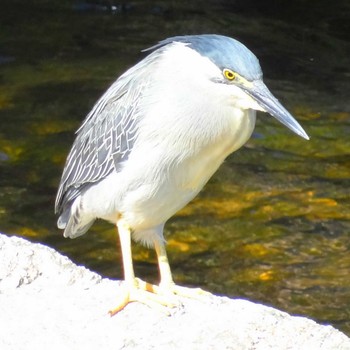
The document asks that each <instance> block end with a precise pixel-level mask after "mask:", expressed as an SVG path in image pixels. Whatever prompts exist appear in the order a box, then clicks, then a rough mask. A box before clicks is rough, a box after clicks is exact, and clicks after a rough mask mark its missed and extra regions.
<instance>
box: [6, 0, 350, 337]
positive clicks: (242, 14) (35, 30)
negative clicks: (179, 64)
mask: <svg viewBox="0 0 350 350" xmlns="http://www.w3.org/2000/svg"><path fill="white" fill-rule="evenodd" d="M96 3H98V2H97V1H96ZM309 3H311V2H309V1H299V2H296V3H294V4H290V2H283V6H280V7H273V6H272V5H273V4H274V5H275V6H276V4H275V2H273V1H267V2H264V4H265V5H264V6H262V5H261V4H260V3H259V2H255V1H247V2H243V1H237V2H235V3H234V4H235V5H232V4H231V2H229V1H221V2H215V1H212V2H210V1H209V2H201V1H195V2H192V3H191V5H188V4H186V3H182V2H179V1H177V2H176V5H175V2H174V3H172V2H164V1H163V2H161V1H160V2H158V3H157V6H155V5H150V4H151V3H150V2H142V1H135V2H133V7H131V8H128V9H127V10H124V11H122V12H121V13H115V14H112V13H110V12H108V11H97V10H96V9H95V10H91V11H85V10H84V9H83V8H82V7H81V6H80V7H79V6H77V4H78V3H73V2H70V1H60V2H58V1H57V2H53V1H51V2H49V1H44V0H43V1H32V3H31V4H28V2H26V1H9V0H8V1H3V2H2V4H1V6H2V8H1V12H0V26H1V30H0V43H1V45H0V123H1V124H0V231H1V232H4V233H6V234H9V235H10V234H16V235H19V236H25V237H27V238H29V239H30V240H32V241H39V242H43V243H45V244H48V245H49V246H52V247H55V248H56V249H58V250H59V251H61V252H62V253H64V254H66V255H68V256H69V257H71V258H72V259H73V260H74V261H75V262H77V263H79V264H84V265H86V266H88V267H89V268H91V269H92V270H95V271H97V272H99V273H101V274H103V275H105V276H110V277H113V278H121V277H122V269H121V264H120V253H119V247H117V245H118V243H117V242H118V241H117V236H116V233H115V229H114V228H113V227H112V226H111V225H108V224H106V223H103V222H98V223H96V224H95V225H94V226H93V228H92V229H91V230H90V231H89V233H88V234H87V235H85V236H83V237H81V238H79V239H77V240H67V239H63V238H62V236H61V232H59V230H58V229H57V228H56V225H55V222H56V218H55V216H54V214H53V205H54V199H55V194H56V190H57V185H58V182H59V178H60V175H61V172H62V169H63V165H64V161H65V157H66V155H67V153H68V151H69V148H70V147H71V144H72V142H73V139H74V131H75V130H76V129H77V127H78V126H79V124H80V122H81V121H82V119H83V118H84V116H85V115H86V114H87V113H88V112H89V110H90V108H91V107H92V106H93V104H94V102H95V101H96V100H97V99H98V97H99V96H100V95H101V93H102V92H103V91H104V90H105V89H106V88H107V87H108V86H109V85H110V84H111V83H112V82H113V81H114V80H115V79H116V77H117V76H118V75H119V74H121V73H122V72H123V71H124V70H125V69H126V68H128V67H130V66H131V65H133V64H134V63H136V62H137V61H138V60H139V59H141V58H142V57H143V54H142V53H140V50H141V49H143V48H145V47H149V46H151V45H152V44H154V43H155V42H157V41H158V40H160V39H162V38H165V37H168V36H171V35H178V34H189V33H209V32H210V33H221V34H226V35H229V36H233V37H236V38H238V39H240V40H241V41H243V42H244V43H245V44H247V45H248V46H249V47H250V48H251V49H252V50H253V51H254V52H255V53H256V55H257V56H258V57H259V58H260V62H261V65H262V67H263V70H264V76H265V81H266V83H267V85H268V86H269V87H270V88H271V90H272V91H273V92H274V93H275V94H276V95H277V96H278V97H279V98H280V100H281V101H282V102H283V103H284V104H285V106H286V107H288V109H290V111H291V112H292V113H293V114H294V115H296V116H297V118H298V120H299V121H300V123H301V124H302V125H303V127H304V128H305V130H306V131H307V132H308V134H309V135H310V136H311V140H310V141H308V142H307V141H305V140H303V139H301V138H299V137H297V136H295V135H294V134H292V133H291V132H289V131H288V130H287V129H285V128H284V127H283V126H282V125H280V124H279V123H278V122H276V121H275V120H274V119H273V118H270V117H269V116H268V115H266V114H259V118H258V122H257V127H256V131H255V134H254V136H253V138H252V139H251V140H250V141H249V142H248V144H247V145H246V146H245V147H244V148H242V149H241V150H239V151H238V152H236V153H235V154H234V155H232V156H231V157H230V158H229V159H227V161H226V162H225V163H224V165H223V166H222V167H221V168H220V170H219V171H218V172H217V174H216V175H215V176H214V177H213V178H212V179H211V181H210V183H209V184H208V185H207V186H206V188H205V190H204V191H203V192H202V193H201V194H200V195H199V196H198V197H197V198H196V199H195V200H194V201H193V202H192V203H191V204H189V205H188V206H187V207H186V208H185V209H183V210H182V211H181V212H180V213H178V214H177V215H176V216H174V217H173V218H172V219H171V220H169V222H168V224H167V225H166V237H167V240H168V251H169V258H170V261H171V266H172V269H173V273H174V278H175V280H176V282H177V283H179V284H184V285H193V286H200V287H202V288H204V289H207V290H210V291H212V292H214V293H217V294H224V295H229V296H233V297H243V298H247V299H249V300H252V301H258V302H262V303H265V304H268V305H272V306H274V307H278V308H280V309H282V310H285V311H287V312H290V313H292V314H298V315H305V316H309V317H312V318H313V319H315V320H317V321H319V322H321V323H324V324H332V325H334V326H335V327H336V328H338V329H340V330H342V331H344V332H346V333H347V334H350V279H349V270H350V255H349V251H350V240H349V234H350V191H349V187H350V186H349V185H350V180H349V178H350V137H349V134H350V108H349V102H348V99H349V91H350V89H349V87H350V84H349V77H350V72H349V68H348V67H349V66H350V59H349V57H350V48H349V40H348V39H349V38H348V37H347V33H349V32H350V30H349V28H348V23H349V21H348V19H349V18H348V16H347V14H346V13H348V12H347V11H349V5H347V3H346V1H339V2H338V6H332V8H331V9H329V8H328V5H327V3H326V2H325V1H321V2H318V4H317V9H315V8H313V7H312V6H311V5H309ZM169 4H171V5H169ZM259 4H260V5H259ZM73 5H74V6H73ZM189 6H190V7H189ZM301 9H302V11H301ZM134 261H135V269H136V272H137V275H138V276H140V277H142V278H144V279H146V280H148V281H153V282H156V281H157V279H158V275H157V274H158V272H157V266H156V260H155V255H154V252H153V251H150V250H147V249H145V248H143V247H140V246H135V247H134Z"/></svg>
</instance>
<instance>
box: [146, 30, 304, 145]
mask: <svg viewBox="0 0 350 350" xmlns="http://www.w3.org/2000/svg"><path fill="white" fill-rule="evenodd" d="M176 43H180V44H182V45H185V46H186V47H187V48H189V49H192V50H194V51H195V52H196V53H197V54H199V55H200V56H201V57H202V58H205V59H206V61H207V62H208V64H207V66H204V68H202V70H203V69H206V68H207V72H202V73H205V74H207V77H208V78H209V79H210V80H211V82H213V83H215V84H220V86H221V87H225V91H226V92H228V95H229V97H230V98H231V99H232V101H234V104H235V105H236V106H237V107H239V108H241V109H254V110H259V111H264V112H267V113H269V114H271V115H272V116H273V117H274V118H276V119H277V120H278V121H280V122H281V123H282V124H284V125H285V126H287V127H288V128H289V129H290V130H292V131H293V132H295V133H296V134H297V135H299V136H301V137H303V138H305V139H307V140H308V139H309V137H308V135H307V134H306V132H305V131H304V129H303V128H302V127H301V126H300V124H299V123H298V122H297V121H296V120H295V119H294V117H293V116H292V115H291V114H290V113H289V112H288V111H287V110H286V109H285V108H284V107H283V106H282V104H281V103H280V102H279V101H278V100H277V99H276V98H275V97H274V96H273V94H272V93H271V92H270V90H269V89H268V88H267V87H266V85H265V84H264V82H263V80H262V78H263V74H262V70H261V67H260V64H259V60H258V59H257V57H256V56H255V55H254V54H253V53H252V52H251V51H250V50H249V49H248V48H247V47H245V46H244V45H243V44H242V43H240V42H239V41H237V40H235V39H232V38H229V37H226V36H221V35H213V34H211V35H188V36H176V37H172V38H168V39H166V40H163V41H161V42H160V43H159V44H157V45H155V46H153V47H151V48H150V49H149V50H155V49H160V50H162V49H163V48H164V47H165V48H166V47H168V46H171V45H176ZM198 57H199V56H198ZM174 59H176V60H178V59H180V57H175V58H174ZM197 63H198V67H200V66H201V67H203V65H201V64H200V62H199V60H198V62H197ZM186 64H187V65H188V64H189V63H188V61H187V62H184V63H183V65H186ZM190 64H191V65H192V66H195V65H196V60H195V59H194V60H193V62H191V63H190ZM192 71H193V70H192Z"/></svg>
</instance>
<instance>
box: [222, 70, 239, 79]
mask: <svg viewBox="0 0 350 350" xmlns="http://www.w3.org/2000/svg"><path fill="white" fill-rule="evenodd" d="M223 74H224V77H225V78H226V79H227V80H234V79H235V78H236V75H235V73H234V72H232V70H231V69H227V68H225V69H224V70H223Z"/></svg>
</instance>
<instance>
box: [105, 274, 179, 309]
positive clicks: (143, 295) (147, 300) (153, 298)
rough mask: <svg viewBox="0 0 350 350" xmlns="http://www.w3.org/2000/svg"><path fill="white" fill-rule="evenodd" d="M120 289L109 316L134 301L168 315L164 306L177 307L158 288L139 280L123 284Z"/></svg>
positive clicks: (173, 301)
mask: <svg viewBox="0 0 350 350" xmlns="http://www.w3.org/2000/svg"><path fill="white" fill-rule="evenodd" d="M121 288H122V291H121V293H120V295H119V297H118V300H117V306H116V307H115V308H113V309H112V310H110V311H109V312H108V313H109V314H110V316H114V315H115V314H116V313H118V312H119V311H121V310H123V309H124V307H125V306H126V305H128V304H129V303H132V302H135V301H138V302H140V303H142V304H145V305H148V306H149V307H151V308H153V309H158V310H160V311H162V312H165V313H166V314H168V311H167V309H166V308H164V306H166V307H168V308H173V307H175V306H176V305H177V303H176V300H174V299H173V298H169V296H168V295H165V294H163V293H160V288H159V287H158V286H155V285H153V284H150V283H147V282H144V281H142V280H141V279H139V278H135V279H134V281H133V283H132V284H125V285H123V286H122V287H121Z"/></svg>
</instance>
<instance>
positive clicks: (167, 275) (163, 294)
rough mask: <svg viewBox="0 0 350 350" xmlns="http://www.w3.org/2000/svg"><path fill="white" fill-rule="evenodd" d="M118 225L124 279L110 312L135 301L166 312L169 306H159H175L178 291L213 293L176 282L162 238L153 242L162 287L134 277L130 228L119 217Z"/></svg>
mask: <svg viewBox="0 0 350 350" xmlns="http://www.w3.org/2000/svg"><path fill="white" fill-rule="evenodd" d="M117 226H118V232H119V237H120V245H121V250H122V257H123V266H124V280H125V283H124V286H122V288H121V293H120V294H119V296H118V300H117V306H116V307H115V308H114V309H112V310H110V311H109V314H110V315H111V316H113V315H115V314H116V313H118V312H119V311H120V310H122V309H124V307H125V306H126V305H127V304H129V303H131V302H133V301H138V302H141V303H143V304H146V305H148V306H150V307H151V308H158V309H159V310H160V311H163V312H165V313H167V310H166V309H164V308H163V307H160V306H167V307H174V306H176V305H178V304H179V302H178V301H177V300H175V299H174V295H175V294H176V295H180V296H184V297H188V298H195V299H198V298H201V297H203V296H208V295H210V293H208V292H205V291H203V290H202V289H200V288H186V287H180V286H177V285H176V284H175V283H174V282H173V278H172V274H171V270H170V266H169V261H168V257H167V254H166V250H165V246H164V243H163V242H160V241H157V242H155V244H154V245H155V250H156V253H157V258H158V265H159V272H160V285H159V287H158V286H154V285H152V284H150V283H147V282H144V281H142V280H140V279H138V278H135V273H134V267H133V263H132V254H131V231H130V228H129V227H128V226H127V225H125V223H124V222H123V221H122V220H119V221H118V223H117Z"/></svg>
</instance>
